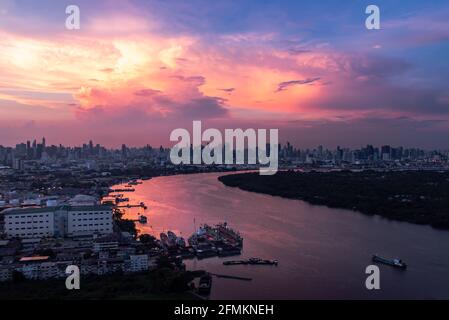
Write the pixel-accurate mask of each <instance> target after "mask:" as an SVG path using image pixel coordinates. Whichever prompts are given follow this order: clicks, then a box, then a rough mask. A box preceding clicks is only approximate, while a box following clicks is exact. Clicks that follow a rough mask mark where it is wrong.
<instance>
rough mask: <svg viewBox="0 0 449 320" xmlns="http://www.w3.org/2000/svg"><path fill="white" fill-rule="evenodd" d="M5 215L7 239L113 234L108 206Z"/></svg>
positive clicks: (7, 212)
mask: <svg viewBox="0 0 449 320" xmlns="http://www.w3.org/2000/svg"><path fill="white" fill-rule="evenodd" d="M3 214H4V220H5V224H4V232H5V234H6V235H7V237H8V238H21V239H32V238H45V237H77V236H86V235H92V234H99V235H106V234H111V233H112V231H113V226H112V208H111V207H109V206H100V205H96V206H56V207H44V208H26V209H7V210H4V211H3Z"/></svg>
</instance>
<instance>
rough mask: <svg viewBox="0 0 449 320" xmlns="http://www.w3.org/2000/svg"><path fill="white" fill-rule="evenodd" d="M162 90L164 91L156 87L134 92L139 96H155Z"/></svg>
mask: <svg viewBox="0 0 449 320" xmlns="http://www.w3.org/2000/svg"><path fill="white" fill-rule="evenodd" d="M161 92H162V91H160V90H154V89H142V90H138V91H136V92H134V95H136V96H139V97H151V96H154V95H156V94H159V93H161Z"/></svg>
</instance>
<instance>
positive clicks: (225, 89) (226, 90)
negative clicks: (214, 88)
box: [218, 88, 235, 93]
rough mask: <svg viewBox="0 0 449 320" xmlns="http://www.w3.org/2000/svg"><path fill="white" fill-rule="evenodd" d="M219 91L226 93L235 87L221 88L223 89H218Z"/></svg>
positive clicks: (232, 90)
mask: <svg viewBox="0 0 449 320" xmlns="http://www.w3.org/2000/svg"><path fill="white" fill-rule="evenodd" d="M218 90H220V91H224V92H226V93H232V92H234V91H235V88H223V89H218Z"/></svg>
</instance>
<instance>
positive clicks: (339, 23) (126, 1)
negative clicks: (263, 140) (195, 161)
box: [0, 0, 449, 148]
mask: <svg viewBox="0 0 449 320" xmlns="http://www.w3.org/2000/svg"><path fill="white" fill-rule="evenodd" d="M370 4H375V5H377V6H378V7H379V9H380V30H368V29H367V28H366V27H365V20H366V18H367V17H368V14H366V13H365V9H366V7H367V6H368V5H370ZM68 5H77V6H78V7H79V9H80V17H81V20H80V23H81V24H80V29H79V30H68V29H67V28H66V27H65V22H66V18H67V16H68V15H67V14H66V7H67V6H68ZM448 16H449V2H448V1H437V0H434V1H421V0H419V1H418V0H409V1H397V0H388V1H377V0H374V1H356V0H351V1H337V0H334V1H326V0H323V1H299V0H291V1H286V0H277V1H275V0H272V1H262V0H226V1H224V0H218V1H208V0H201V1H200V0H190V1H181V0H180V1H175V0H166V1H163V0H145V1H144V0H135V1H132V0H121V1H115V0H98V1H87V0H70V1H64V0H52V1H49V0H40V1H35V0H0V145H14V144H16V143H19V142H23V141H26V140H30V139H31V140H32V139H34V138H38V139H40V137H42V136H45V137H46V138H47V142H48V143H49V144H59V143H62V144H66V145H79V144H81V143H84V142H86V141H88V140H90V139H92V140H94V142H95V143H101V144H102V145H106V146H110V147H115V146H119V145H121V144H122V143H126V144H127V145H130V146H141V145H145V144H148V143H149V144H151V145H156V146H157V145H161V144H162V145H167V146H169V145H170V141H169V136H170V132H171V131H172V130H174V129H176V128H186V129H191V127H192V121H193V120H201V121H202V122H203V128H218V129H221V130H223V129H225V128H243V129H246V128H265V129H272V128H277V129H279V136H280V140H281V142H286V141H290V142H291V143H293V144H294V145H296V146H298V147H301V148H305V147H313V146H317V145H324V146H328V147H335V146H337V145H340V146H347V147H357V146H362V145H365V144H375V145H380V144H391V145H404V146H410V147H422V148H449V139H448V137H449V85H448V79H449V59H448V57H449V20H448V19H447V17H448Z"/></svg>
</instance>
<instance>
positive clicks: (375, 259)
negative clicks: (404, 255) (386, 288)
mask: <svg viewBox="0 0 449 320" xmlns="http://www.w3.org/2000/svg"><path fill="white" fill-rule="evenodd" d="M373 262H379V263H383V264H386V265H390V266H393V267H396V268H400V269H407V264H406V263H405V262H403V261H402V260H401V259H387V258H383V257H380V256H378V255H377V254H374V255H373Z"/></svg>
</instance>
